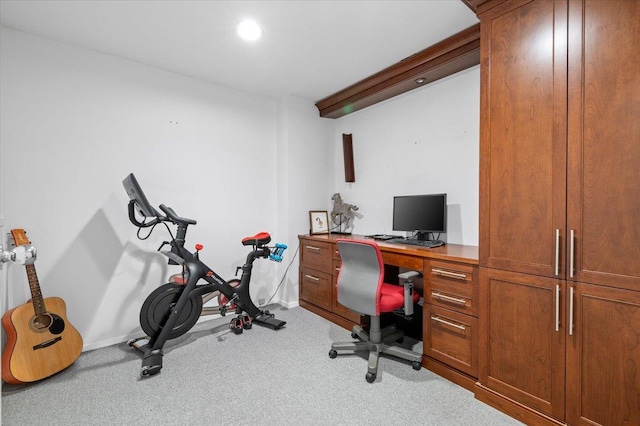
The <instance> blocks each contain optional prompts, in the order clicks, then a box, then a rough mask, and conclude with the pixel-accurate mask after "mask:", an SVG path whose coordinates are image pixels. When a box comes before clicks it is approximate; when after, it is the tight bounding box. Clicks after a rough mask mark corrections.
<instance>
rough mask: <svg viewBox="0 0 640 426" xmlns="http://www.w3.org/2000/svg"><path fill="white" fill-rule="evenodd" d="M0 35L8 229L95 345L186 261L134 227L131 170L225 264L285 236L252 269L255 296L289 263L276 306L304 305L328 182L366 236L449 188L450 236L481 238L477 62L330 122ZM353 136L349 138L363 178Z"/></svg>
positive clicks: (12, 290) (300, 107)
mask: <svg viewBox="0 0 640 426" xmlns="http://www.w3.org/2000/svg"><path fill="white" fill-rule="evenodd" d="M1 31H2V33H1V34H0V35H1V37H0V43H1V44H0V50H1V51H0V54H1V57H2V61H0V66H1V68H0V155H1V158H0V190H1V191H0V217H6V226H5V230H9V229H12V228H17V227H21V228H25V229H26V230H27V231H28V236H29V237H30V239H31V240H32V242H33V243H34V244H35V245H36V246H37V248H38V253H39V258H38V261H37V262H36V267H37V270H38V273H39V278H40V283H41V286H42V290H43V293H44V295H45V297H47V296H53V295H55V296H60V297H62V298H63V299H65V301H66V302H67V314H68V317H69V320H70V322H71V323H72V324H74V325H75V326H76V328H78V329H79V331H80V332H81V334H82V335H83V338H84V340H85V349H90V348H95V347H99V346H103V345H107V344H111V343H115V342H120V341H123V340H126V338H128V337H133V336H136V335H138V334H139V333H140V331H139V324H138V313H139V309H140V306H141V304H142V302H143V301H144V298H145V297H146V296H147V295H148V294H149V293H150V292H151V291H152V290H153V289H154V288H156V287H157V286H158V285H160V284H162V283H163V282H165V280H166V277H167V275H168V274H169V273H171V272H173V270H174V269H171V268H175V267H168V266H167V265H166V261H165V259H164V257H162V256H161V255H159V254H158V253H156V252H155V250H156V248H157V247H158V246H159V245H160V242H161V241H163V240H166V239H168V235H167V233H166V231H163V230H162V229H156V231H155V232H154V234H153V235H152V236H151V238H149V239H148V240H146V241H139V240H138V239H137V238H136V236H135V231H136V229H135V228H134V226H133V225H132V224H131V223H130V222H129V221H128V219H127V210H126V204H127V199H126V195H125V193H124V190H123V188H122V185H121V181H122V179H123V178H124V177H125V176H126V175H127V174H128V173H129V172H134V173H135V174H136V176H137V177H138V180H139V181H140V183H141V185H142V186H143V188H144V190H145V192H146V193H147V196H148V197H149V198H150V200H151V202H152V203H153V204H154V205H158V204H160V203H165V204H167V205H169V206H172V207H174V208H175V210H176V211H177V212H178V214H180V215H182V216H186V217H191V218H194V219H197V220H198V224H197V225H196V226H195V227H192V228H191V229H190V231H189V235H188V244H194V243H195V242H201V243H203V244H204V245H205V249H204V251H203V253H202V259H203V260H204V261H205V262H206V263H208V264H209V265H210V266H211V267H212V268H214V270H216V272H218V273H220V274H221V275H222V276H225V277H230V276H231V275H232V274H233V273H234V272H235V267H236V266H237V265H239V264H241V263H242V262H243V261H244V257H245V255H246V249H245V248H244V247H242V246H241V245H240V243H239V240H240V239H241V238H242V237H244V236H246V235H248V234H251V233H254V232H258V231H262V230H266V231H269V232H271V233H272V234H273V237H274V241H279V242H283V243H285V244H288V245H289V247H290V248H289V250H288V251H287V252H286V253H285V255H286V256H285V261H284V262H283V263H282V264H280V265H276V264H274V263H272V262H267V261H260V262H257V263H256V267H255V269H254V272H255V279H254V282H253V283H252V296H253V299H254V301H257V300H258V299H261V298H264V299H267V300H268V299H269V298H270V297H271V296H272V295H273V294H274V293H275V292H276V287H277V286H278V284H279V283H280V282H281V279H282V277H283V275H284V273H285V270H286V269H287V267H288V265H289V263H290V262H291V261H293V263H292V265H291V268H290V269H289V271H288V274H287V276H286V279H285V280H284V282H283V283H282V285H281V287H279V290H278V292H277V294H276V295H275V297H274V299H273V301H274V302H277V303H281V304H283V305H285V306H295V305H296V304H297V298H298V283H297V281H298V273H297V265H298V258H297V257H294V254H295V252H296V248H297V245H298V244H297V235H298V234H304V233H307V232H308V228H309V223H308V211H309V210H324V209H326V210H331V201H330V197H331V195H332V194H333V193H334V192H341V193H342V195H343V197H344V199H345V201H347V202H350V203H354V204H357V205H359V206H360V212H361V213H362V215H361V217H360V218H358V219H357V220H356V228H355V232H357V233H363V234H367V233H378V232H391V200H392V197H393V195H398V194H411V193H431V192H447V193H448V194H449V235H448V241H449V242H450V243H464V244H472V245H473V244H477V238H478V236H477V234H478V230H477V228H478V224H477V221H478V118H479V111H478V109H479V105H478V103H479V100H478V99H479V72H478V69H477V68H474V69H471V70H468V71H465V72H462V73H459V74H457V75H455V76H452V77H449V78H447V79H445V80H441V81H438V82H435V83H432V84H431V85H429V86H426V87H424V88H421V89H419V90H417V91H413V92H411V93H410V94H407V95H404V96H400V97H397V98H394V99H392V100H389V101H387V102H384V103H382V104H379V105H376V106H373V107H370V108H368V109H366V110H364V111H360V112H356V113H354V114H351V115H349V116H347V117H343V118H341V119H338V120H329V119H321V118H319V117H318V112H317V110H316V108H315V106H314V105H313V103H312V102H309V101H306V100H302V99H298V98H295V97H291V96H287V97H284V98H282V99H279V100H277V101H276V100H273V99H269V98H265V97H260V96H254V95H250V94H247V93H243V92H240V91H236V90H231V89H226V88H222V87H219V86H215V85H211V84H207V83H204V82H201V81H198V80H194V79H190V78H187V77H182V76H179V75H175V74H171V73H167V72H164V71H161V70H157V69H154V68H151V67H147V66H143V65H140V64H137V63H133V62H130V61H126V60H122V59H118V58H114V57H110V56H106V55H101V54H97V53H93V52H90V51H87V50H83V49H78V48H74V47H70V46H66V45H62V44H58V43H55V42H52V41H49V40H46V39H41V38H38V37H34V36H30V35H27V34H24V33H21V32H16V31H13V30H9V29H5V28H2V30H1ZM342 133H352V134H353V140H354V150H355V169H356V182H355V183H353V184H347V183H344V174H343V171H344V168H343V162H342V137H341V135H342ZM332 141H333V143H332ZM410 165H413V166H414V167H416V169H415V170H412V169H410V168H409V167H408V166H410ZM425 165H429V166H430V167H431V168H429V169H427V168H426V167H425ZM7 269H8V270H9V275H8V277H9V280H8V281H9V284H8V287H7V289H6V295H4V296H6V297H4V300H2V306H0V308H2V311H5V310H6V309H8V308H9V307H13V306H16V305H19V304H21V303H24V301H26V299H27V298H28V297H29V291H28V287H27V281H26V274H25V273H24V268H23V267H21V266H19V265H8V267H7Z"/></svg>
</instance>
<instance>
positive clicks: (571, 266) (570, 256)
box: [569, 229, 574, 278]
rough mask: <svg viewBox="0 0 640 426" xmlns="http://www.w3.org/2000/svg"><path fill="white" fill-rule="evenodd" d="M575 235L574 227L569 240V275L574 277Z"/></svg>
mask: <svg viewBox="0 0 640 426" xmlns="http://www.w3.org/2000/svg"><path fill="white" fill-rule="evenodd" d="M573 237H574V232H573V229H572V230H571V236H570V240H569V241H570V242H569V277H570V278H573V249H574V242H573V239H574V238H573Z"/></svg>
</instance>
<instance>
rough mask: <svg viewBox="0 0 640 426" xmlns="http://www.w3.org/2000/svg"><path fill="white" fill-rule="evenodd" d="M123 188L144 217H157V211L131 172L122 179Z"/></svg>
mask: <svg viewBox="0 0 640 426" xmlns="http://www.w3.org/2000/svg"><path fill="white" fill-rule="evenodd" d="M122 185H123V186H124V189H125V190H126V191H127V195H128V196H129V199H130V200H132V201H134V202H135V203H136V207H137V211H138V213H140V214H141V215H142V216H144V217H159V216H160V214H158V211H157V210H156V209H154V208H153V207H152V206H151V204H149V201H148V200H147V197H146V196H145V195H144V192H142V188H140V185H138V181H137V180H136V177H135V176H134V175H133V173H129V176H127V177H126V178H124V180H123V181H122Z"/></svg>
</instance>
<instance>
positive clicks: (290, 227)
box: [278, 96, 335, 306]
mask: <svg viewBox="0 0 640 426" xmlns="http://www.w3.org/2000/svg"><path fill="white" fill-rule="evenodd" d="M278 105H279V125H278V130H279V138H278V140H279V149H278V153H279V156H278V157H279V158H278V173H279V175H281V176H282V177H281V179H280V181H281V182H280V186H279V187H280V188H281V191H280V194H279V198H278V205H279V207H280V208H278V229H279V230H280V231H281V232H283V233H286V235H287V236H288V240H289V241H291V242H292V244H291V245H290V246H289V252H288V253H287V258H286V260H285V261H284V262H283V263H284V264H285V267H286V266H288V265H289V263H290V262H291V261H292V260H293V264H291V267H290V269H289V273H288V274H287V281H286V282H285V283H283V287H282V290H281V291H280V292H279V293H278V295H279V296H280V299H281V300H283V301H293V300H295V303H289V304H287V306H293V305H297V303H298V295H299V291H298V290H299V288H298V264H299V253H297V250H298V244H297V238H298V235H300V234H307V233H308V232H309V210H316V209H320V208H322V209H326V203H327V200H329V199H330V198H331V194H332V176H333V167H334V163H333V159H334V154H333V146H332V144H331V140H332V138H333V132H334V127H335V121H334V120H327V119H323V118H320V117H319V114H318V110H317V108H316V107H315V105H314V104H313V103H311V102H309V101H306V100H303V99H300V98H296V97H293V96H286V97H283V98H282V99H280V100H279V103H278ZM284 206H287V208H283V207H284ZM294 241H295V243H293V242H294ZM294 254H296V256H295V258H294Z"/></svg>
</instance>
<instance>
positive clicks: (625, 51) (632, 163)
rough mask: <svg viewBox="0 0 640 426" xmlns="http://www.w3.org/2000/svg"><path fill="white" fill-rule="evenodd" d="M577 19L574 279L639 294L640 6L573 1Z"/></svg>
mask: <svg viewBox="0 0 640 426" xmlns="http://www.w3.org/2000/svg"><path fill="white" fill-rule="evenodd" d="M569 18H570V19H569V51H568V53H569V105H568V107H569V121H568V126H569V127H568V132H569V133H568V141H569V151H568V152H569V155H568V169H567V170H568V186H567V188H568V190H567V202H568V204H567V206H568V216H567V229H568V238H569V240H568V241H569V244H568V246H569V248H568V250H569V257H570V258H569V264H570V266H569V267H570V268H571V267H572V266H573V270H574V271H573V273H571V271H569V277H568V278H569V279H571V280H574V281H580V282H589V283H594V284H603V285H607V286H613V287H620V288H627V289H632V290H638V289H640V78H639V76H640V55H639V54H638V49H639V47H638V46H640V2H639V1H637V0H632V1H628V0H616V1H598V0H585V1H584V2H583V1H571V2H570V3H569ZM572 232H573V234H574V237H573V240H571V233H572ZM571 245H573V256H571ZM572 259H573V262H571V260H572ZM571 275H573V276H571Z"/></svg>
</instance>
